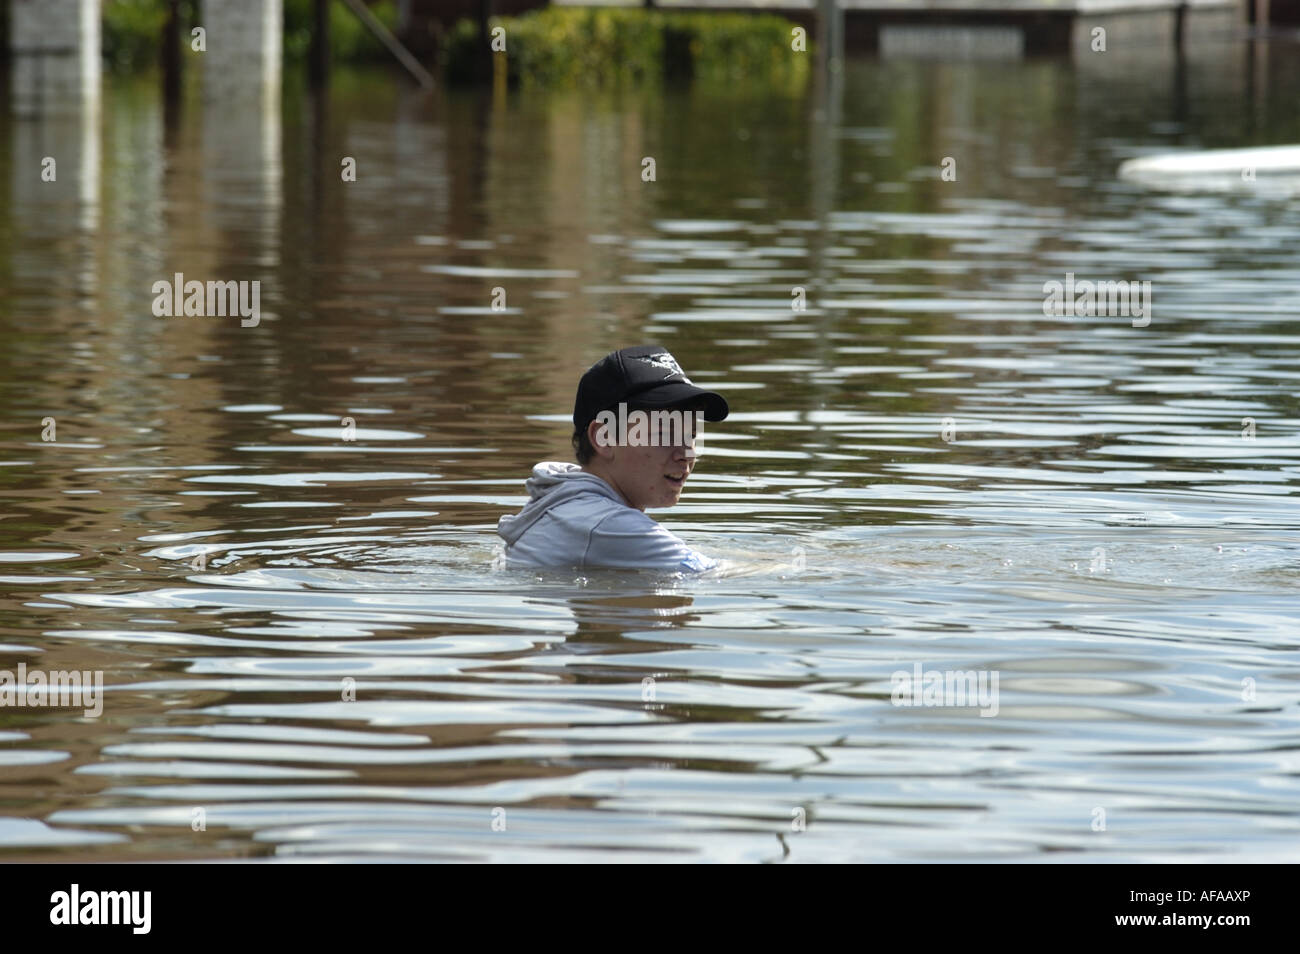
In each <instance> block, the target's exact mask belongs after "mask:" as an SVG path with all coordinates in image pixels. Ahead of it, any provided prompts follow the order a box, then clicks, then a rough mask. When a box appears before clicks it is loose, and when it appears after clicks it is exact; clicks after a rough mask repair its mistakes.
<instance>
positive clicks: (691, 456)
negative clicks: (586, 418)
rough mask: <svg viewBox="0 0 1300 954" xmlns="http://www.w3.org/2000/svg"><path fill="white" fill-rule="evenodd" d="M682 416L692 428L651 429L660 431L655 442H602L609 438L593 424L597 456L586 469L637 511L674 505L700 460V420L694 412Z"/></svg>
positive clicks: (592, 438)
mask: <svg viewBox="0 0 1300 954" xmlns="http://www.w3.org/2000/svg"><path fill="white" fill-rule="evenodd" d="M682 414H683V417H685V418H689V420H690V426H689V427H678V428H672V427H667V426H662V427H659V428H650V430H651V431H654V432H656V433H655V436H654V438H653V439H652V440H650V441H644V440H632V441H629V442H628V443H625V444H620V443H618V442H617V441H606V442H604V443H602V439H604V438H606V436H607V435H604V434H602V433H601V430H600V424H599V422H597V421H592V423H591V424H590V425H589V426H588V428H587V437H588V439H589V440H590V441H591V445H592V447H593V448H594V449H595V451H596V454H595V456H594V457H592V459H591V461H590V462H589V463H588V465H587V467H586V469H587V470H589V471H591V472H593V473H595V474H596V475H597V476H598V477H601V478H602V479H604V480H605V481H606V482H607V483H609V484H610V485H612V486H613V487H614V489H615V490H617V491H618V492H619V493H620V494H622V495H623V499H624V500H626V501H627V502H628V504H630V505H631V506H633V507H635V508H636V509H637V510H646V509H649V508H654V507H671V506H673V504H675V503H677V501H678V500H679V499H680V498H681V495H682V488H683V487H684V486H685V485H686V479H687V478H688V477H689V476H690V475H691V471H692V470H694V469H695V464H696V462H697V461H698V460H699V458H698V457H697V456H696V454H695V446H696V443H697V441H698V440H699V431H700V426H699V420H698V418H697V417H696V415H695V414H694V412H693V411H692V410H689V409H688V410H686V411H683V412H682ZM609 436H613V435H609ZM674 441H675V443H674Z"/></svg>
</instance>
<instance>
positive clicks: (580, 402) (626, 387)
mask: <svg viewBox="0 0 1300 954" xmlns="http://www.w3.org/2000/svg"><path fill="white" fill-rule="evenodd" d="M694 401H703V403H704V419H705V420H706V421H721V420H724V419H725V418H726V416H727V415H728V414H729V413H730V409H729V408H728V407H727V402H726V399H724V398H723V396H722V395H721V394H718V393H717V392H716V391H706V390H705V389H704V388H697V387H696V386H695V385H694V384H692V383H691V379H690V378H688V377H687V376H686V372H685V371H683V370H682V368H681V365H679V364H678V363H677V359H676V358H674V357H673V356H672V355H671V354H669V353H668V349H667V348H662V347H660V346H659V345H639V346H637V347H635V348H623V349H622V350H620V351H614V352H611V353H610V354H607V355H605V357H603V358H601V359H600V360H599V361H597V362H596V363H595V364H593V365H592V366H591V367H590V368H588V369H587V373H586V374H584V375H583V376H582V380H581V381H579V382H578V396H577V399H576V400H575V401H574V402H573V426H574V428H576V429H577V430H579V431H585V430H586V429H587V425H588V424H590V423H591V422H592V421H594V420H595V419H596V415H597V414H599V413H600V412H601V411H608V410H612V409H613V408H615V407H617V406H618V405H619V404H621V403H623V402H627V403H628V404H635V405H638V406H640V407H647V408H670V407H676V406H678V405H682V404H688V403H691V402H694Z"/></svg>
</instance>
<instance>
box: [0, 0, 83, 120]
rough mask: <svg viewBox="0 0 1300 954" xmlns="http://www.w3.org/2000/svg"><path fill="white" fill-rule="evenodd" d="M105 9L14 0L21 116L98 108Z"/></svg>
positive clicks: (15, 99)
mask: <svg viewBox="0 0 1300 954" xmlns="http://www.w3.org/2000/svg"><path fill="white" fill-rule="evenodd" d="M99 5H100V0H9V50H10V53H11V55H12V59H13V79H12V86H11V89H10V101H11V104H12V106H13V109H14V112H15V113H17V114H18V115H20V116H32V115H37V114H49V113H51V112H63V113H67V112H80V111H82V110H83V109H85V108H87V107H90V108H98V105H99V14H100V6H99Z"/></svg>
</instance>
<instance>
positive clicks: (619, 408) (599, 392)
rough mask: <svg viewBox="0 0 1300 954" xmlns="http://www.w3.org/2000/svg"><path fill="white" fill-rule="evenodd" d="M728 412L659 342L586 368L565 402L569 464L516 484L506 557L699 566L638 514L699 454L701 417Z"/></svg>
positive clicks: (666, 499)
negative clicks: (522, 493)
mask: <svg viewBox="0 0 1300 954" xmlns="http://www.w3.org/2000/svg"><path fill="white" fill-rule="evenodd" d="M728 413H729V409H728V407H727V402H726V401H725V400H724V399H723V397H722V395H720V394H717V393H715V392H713V391H706V390H704V389H703V388H698V387H696V386H695V385H694V384H692V383H691V380H690V378H688V377H687V376H686V374H685V373H684V372H683V371H682V369H681V367H680V366H679V365H678V364H677V361H676V359H675V358H673V356H672V355H671V354H669V353H668V352H667V351H666V350H665V349H664V348H661V347H658V346H654V345H647V346H641V347H636V348H624V349H622V350H621V351H615V352H613V353H612V354H608V355H606V356H605V357H604V358H602V359H601V360H599V361H597V362H596V363H595V364H594V365H592V366H591V367H590V368H589V369H588V370H587V373H586V374H584V375H583V376H582V380H581V381H579V382H578V395H577V398H576V400H575V401H574V405H573V448H574V451H575V453H576V455H577V458H578V463H577V464H570V463H564V462H561V461H544V462H543V463H540V464H538V465H537V466H536V467H534V468H533V476H532V477H531V478H529V479H528V480H527V481H525V483H524V487H525V488H526V489H527V490H528V496H529V501H528V503H527V504H526V505H525V506H524V509H523V510H521V511H520V512H519V513H518V514H515V515H509V516H504V517H502V518H501V520H500V521H499V522H498V524H497V533H498V534H500V535H501V536H502V537H503V538H504V539H505V541H506V559H507V560H508V561H510V562H511V563H515V564H524V565H528V566H556V567H558V566H584V567H595V566H600V567H619V568H624V569H651V570H670V571H677V572H701V571H704V570H709V569H713V568H714V567H716V566H717V563H716V562H715V561H714V560H711V559H710V558H709V557H707V556H704V555H703V554H702V553H699V552H697V551H695V550H693V549H691V548H690V547H689V546H687V545H686V543H685V542H683V541H682V540H681V539H680V538H679V537H677V536H675V535H673V534H672V533H669V532H668V531H667V530H665V529H664V528H663V527H661V526H660V525H659V524H658V523H656V522H655V521H654V520H652V519H651V518H650V517H647V516H646V515H645V509H646V508H647V507H671V506H672V505H673V504H675V503H677V500H678V498H679V497H680V496H681V494H682V487H683V486H684V485H685V483H686V478H687V477H689V476H690V474H691V471H692V470H693V469H694V467H695V463H696V461H697V460H698V454H697V452H696V439H697V437H698V433H699V426H700V423H699V422H700V418H701V417H702V418H703V419H704V420H707V421H721V420H723V419H724V418H726V416H727V414H728Z"/></svg>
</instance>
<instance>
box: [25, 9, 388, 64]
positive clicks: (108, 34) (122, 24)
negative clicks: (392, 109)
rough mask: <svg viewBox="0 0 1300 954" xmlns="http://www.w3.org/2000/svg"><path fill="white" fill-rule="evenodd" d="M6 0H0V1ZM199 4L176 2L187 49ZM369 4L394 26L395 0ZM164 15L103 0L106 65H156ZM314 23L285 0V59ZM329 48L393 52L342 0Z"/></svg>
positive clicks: (363, 53)
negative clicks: (178, 5) (178, 3)
mask: <svg viewBox="0 0 1300 954" xmlns="http://www.w3.org/2000/svg"><path fill="white" fill-rule="evenodd" d="M7 2H8V0H0V3H7ZM199 7H200V3H199V0H182V2H181V5H180V10H181V45H182V48H183V49H185V50H186V51H187V52H188V50H189V45H190V29H191V27H195V26H202V25H203V21H202V19H201V18H200V16H199V12H198V11H199ZM369 7H370V12H371V13H373V14H374V15H375V17H376V18H377V19H378V20H379V21H380V22H381V23H383V24H384V26H386V27H388V28H389V29H390V30H395V29H396V27H397V3H396V0H380V2H378V3H372V4H369ZM166 20H167V2H166V0H104V8H103V20H102V21H101V28H102V31H103V33H102V48H103V53H104V60H105V65H107V66H108V67H109V68H110V69H115V70H135V69H141V68H144V67H148V66H152V65H155V64H156V63H157V62H158V53H159V49H160V47H161V45H162V29H163V23H164V22H166ZM312 22H313V3H312V0H284V56H285V59H286V60H287V61H289V62H293V61H295V60H300V59H303V58H305V57H306V56H307V52H308V50H309V49H310V48H311V29H312ZM330 53H331V55H332V58H333V60H334V62H336V63H349V62H361V61H377V60H391V59H392V54H391V53H389V52H388V50H387V49H385V48H384V45H383V44H382V43H380V42H379V40H378V38H376V37H375V35H374V34H373V33H371V32H370V28H369V27H367V26H366V25H365V24H364V23H362V22H361V21H360V20H359V19H358V18H357V15H356V14H355V13H353V12H352V11H351V10H349V9H348V8H347V6H346V5H344V4H343V3H342V2H341V0H332V2H331V3H330Z"/></svg>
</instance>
